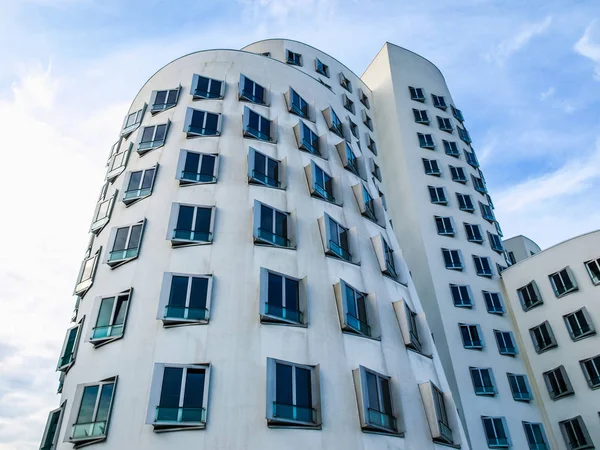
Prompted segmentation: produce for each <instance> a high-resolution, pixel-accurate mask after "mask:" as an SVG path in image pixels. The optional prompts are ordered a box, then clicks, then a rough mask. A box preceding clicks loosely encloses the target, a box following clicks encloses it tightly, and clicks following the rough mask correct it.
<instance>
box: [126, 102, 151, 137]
mask: <svg viewBox="0 0 600 450" xmlns="http://www.w3.org/2000/svg"><path fill="white" fill-rule="evenodd" d="M147 106H148V105H146V104H144V107H143V108H141V109H139V110H137V111H134V112H132V113H130V114H128V115H126V116H125V120H124V121H123V129H122V130H121V136H123V137H127V136H129V135H130V134H131V133H133V132H134V131H135V130H137V129H138V127H139V126H140V124H141V123H142V119H143V118H144V113H145V112H146V108H147Z"/></svg>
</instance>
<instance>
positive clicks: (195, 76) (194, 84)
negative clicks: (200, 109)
mask: <svg viewBox="0 0 600 450" xmlns="http://www.w3.org/2000/svg"><path fill="white" fill-rule="evenodd" d="M200 78H204V79H206V80H208V84H207V88H208V91H206V92H200V93H199V92H198V83H199V81H200ZM213 82H217V83H220V84H221V87H220V89H219V95H217V96H216V97H212V96H211V95H210V94H211V92H210V88H211V87H212V85H213ZM202 94H206V95H202ZM190 95H191V96H192V100H219V99H223V98H224V96H225V81H222V80H217V79H216V78H210V77H205V76H203V75H199V74H197V73H195V74H193V75H192V84H191V89H190Z"/></svg>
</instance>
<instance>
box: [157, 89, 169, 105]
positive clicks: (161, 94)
mask: <svg viewBox="0 0 600 450" xmlns="http://www.w3.org/2000/svg"><path fill="white" fill-rule="evenodd" d="M167 92H168V91H158V92H157V93H156V100H154V104H155V105H162V104H164V103H165V100H166V99H167Z"/></svg>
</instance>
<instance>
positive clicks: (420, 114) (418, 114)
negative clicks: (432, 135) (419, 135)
mask: <svg viewBox="0 0 600 450" xmlns="http://www.w3.org/2000/svg"><path fill="white" fill-rule="evenodd" d="M413 115H414V116H415V122H417V123H422V124H423V125H429V115H427V111H426V110H424V109H423V110H418V109H413Z"/></svg>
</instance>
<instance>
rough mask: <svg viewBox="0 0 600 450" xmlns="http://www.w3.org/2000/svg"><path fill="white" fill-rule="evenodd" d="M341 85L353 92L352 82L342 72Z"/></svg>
mask: <svg viewBox="0 0 600 450" xmlns="http://www.w3.org/2000/svg"><path fill="white" fill-rule="evenodd" d="M340 86H341V87H343V88H344V89H346V90H347V91H348V92H352V83H351V82H350V80H349V79H348V78H346V76H345V75H344V74H343V73H342V72H340Z"/></svg>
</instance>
